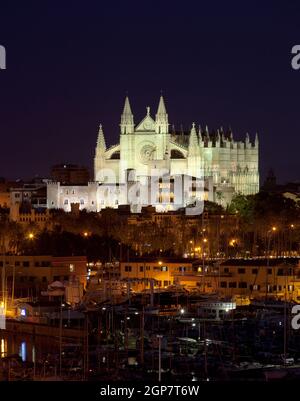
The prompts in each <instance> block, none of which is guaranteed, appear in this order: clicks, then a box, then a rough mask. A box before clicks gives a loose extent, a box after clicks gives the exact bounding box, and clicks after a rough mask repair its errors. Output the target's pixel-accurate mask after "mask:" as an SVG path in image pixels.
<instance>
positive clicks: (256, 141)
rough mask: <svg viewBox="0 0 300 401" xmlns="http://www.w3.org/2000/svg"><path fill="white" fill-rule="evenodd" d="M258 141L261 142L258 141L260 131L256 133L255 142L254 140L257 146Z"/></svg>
mask: <svg viewBox="0 0 300 401" xmlns="http://www.w3.org/2000/svg"><path fill="white" fill-rule="evenodd" d="M258 143H259V141H258V133H256V134H255V142H254V144H255V146H258Z"/></svg>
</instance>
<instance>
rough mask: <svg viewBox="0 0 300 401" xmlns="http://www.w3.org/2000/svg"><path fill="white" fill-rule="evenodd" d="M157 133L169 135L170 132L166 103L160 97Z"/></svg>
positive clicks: (156, 118)
mask: <svg viewBox="0 0 300 401" xmlns="http://www.w3.org/2000/svg"><path fill="white" fill-rule="evenodd" d="M155 124H156V132H157V133H159V134H167V133H168V132H169V124H168V114H167V110H166V106H165V102H164V98H163V97H162V96H160V99H159V104H158V109H157V113H156V116H155Z"/></svg>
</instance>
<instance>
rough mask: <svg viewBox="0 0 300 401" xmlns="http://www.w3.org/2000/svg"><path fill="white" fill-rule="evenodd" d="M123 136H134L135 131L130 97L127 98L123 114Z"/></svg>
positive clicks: (121, 125)
mask: <svg viewBox="0 0 300 401" xmlns="http://www.w3.org/2000/svg"><path fill="white" fill-rule="evenodd" d="M120 127H121V134H132V133H133V131H134V122H133V114H132V111H131V107H130V103H129V99H128V96H126V98H125V103H124V108H123V113H122V114H121V124H120Z"/></svg>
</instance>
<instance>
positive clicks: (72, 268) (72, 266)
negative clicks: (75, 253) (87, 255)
mask: <svg viewBox="0 0 300 401" xmlns="http://www.w3.org/2000/svg"><path fill="white" fill-rule="evenodd" d="M73 272H74V265H73V264H70V273H73Z"/></svg>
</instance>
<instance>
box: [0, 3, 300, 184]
mask: <svg viewBox="0 0 300 401" xmlns="http://www.w3.org/2000/svg"><path fill="white" fill-rule="evenodd" d="M297 3H298V4H297ZM0 44H1V45H4V46H5V47H6V50H7V70H5V71H4V70H2V71H1V70H0V135H1V158H0V175H1V176H5V177H8V178H18V177H25V178H26V177H30V176H33V175H35V174H39V175H41V176H43V175H47V174H48V173H49V168H50V166H51V165H52V164H54V163H57V162H61V161H64V162H72V163H79V164H84V165H88V166H89V167H92V160H93V156H94V147H95V142H96V137H97V130H98V125H99V122H102V124H103V125H104V132H105V136H106V141H107V142H108V143H109V144H113V143H114V142H116V141H118V136H119V119H120V113H121V109H122V107H123V101H124V96H125V93H126V91H128V93H129V97H130V101H131V106H132V109H133V113H134V116H135V122H136V123H137V122H138V121H139V120H140V119H141V118H142V117H143V116H144V114H145V111H146V109H145V107H146V106H147V105H150V106H151V111H152V115H153V114H154V113H155V111H156V107H157V103H158V98H159V95H160V91H161V90H163V94H164V96H165V100H166V105H167V110H168V114H169V120H170V123H174V124H175V125H176V126H177V127H179V126H180V124H183V125H184V126H185V127H190V125H191V123H192V121H195V122H196V123H197V124H201V125H202V126H205V125H208V127H209V128H217V127H219V126H221V125H222V126H223V127H228V126H231V128H232V129H233V132H234V135H235V137H236V138H241V139H242V138H244V137H245V134H246V132H249V134H250V137H251V138H254V135H255V132H256V131H258V133H259V138H260V148H261V152H260V153H261V154H260V166H261V173H262V178H264V176H265V175H266V172H267V171H268V169H269V168H270V167H274V169H275V173H276V175H277V177H278V178H279V180H280V181H287V180H300V158H299V156H298V153H299V149H300V118H299V115H300V113H299V110H300V102H299V97H300V70H298V71H295V70H293V69H292V68H291V48H292V46H293V45H295V44H300V3H299V1H298V2H297V1H289V2H284V1H282V2H279V1H253V0H252V1H226V2H225V1H224V0H223V1H211V2H204V1H180V2H179V1H178V2H177V1H168V0H166V1H151V0H148V1H141V0H140V1H125V0H123V1H106V2H104V1H100V0H99V1H87V2H83V1H77V0H73V1H72V2H61V1H36V2H31V1H26V2H19V5H18V6H17V5H16V2H14V3H13V2H9V1H6V2H4V1H2V2H1V5H0Z"/></svg>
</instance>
